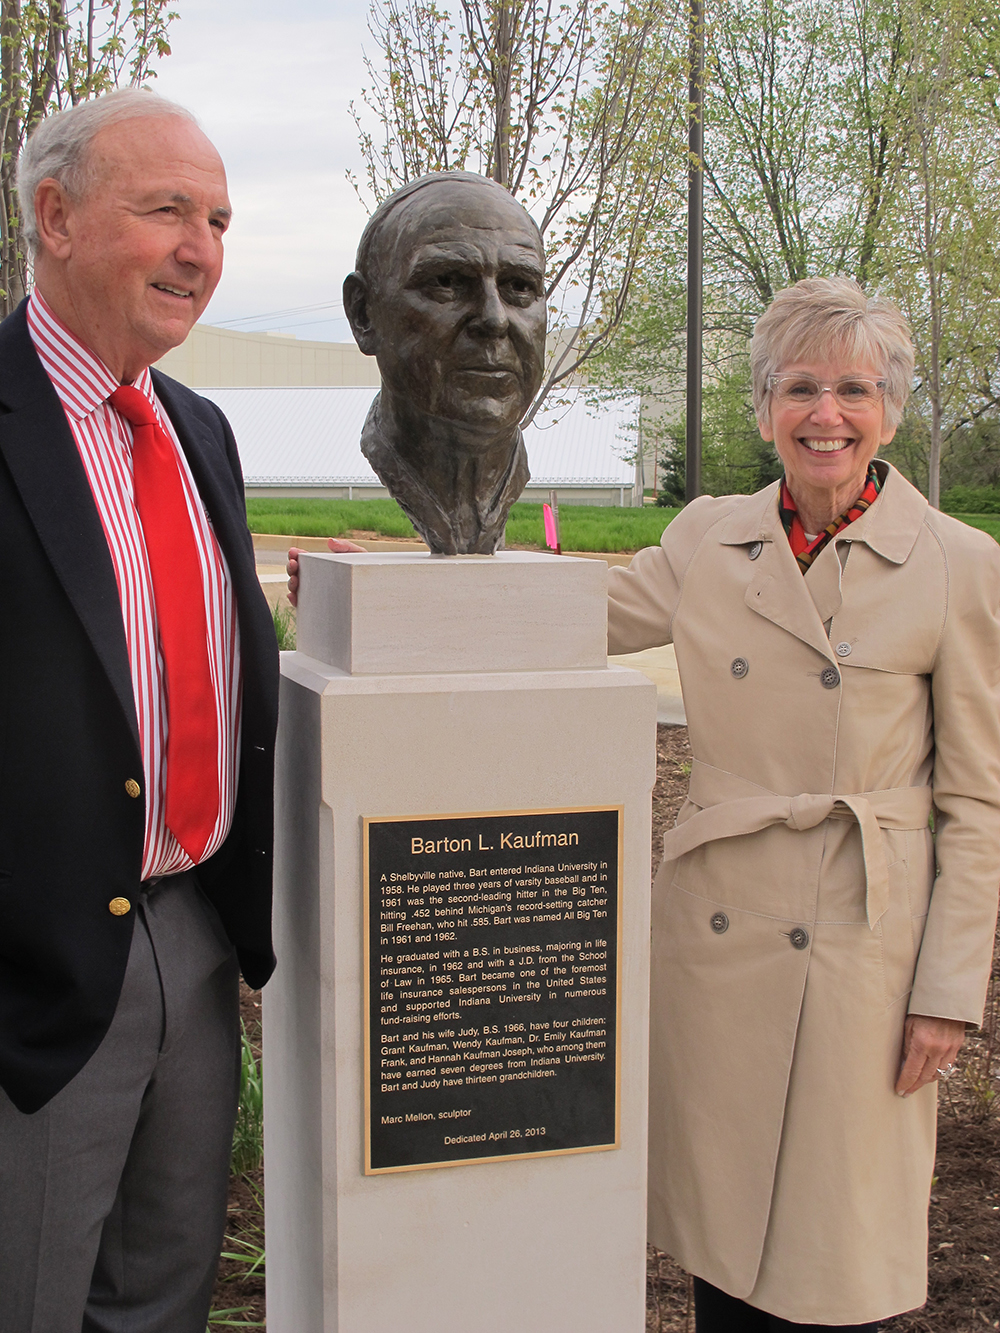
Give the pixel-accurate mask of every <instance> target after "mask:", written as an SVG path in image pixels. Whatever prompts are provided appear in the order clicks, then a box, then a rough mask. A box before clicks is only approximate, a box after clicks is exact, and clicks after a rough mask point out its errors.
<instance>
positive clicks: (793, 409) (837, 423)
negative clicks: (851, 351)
mask: <svg viewBox="0 0 1000 1333" xmlns="http://www.w3.org/2000/svg"><path fill="white" fill-rule="evenodd" d="M780 373H781V374H782V375H783V376H784V375H802V376H804V377H809V378H811V379H814V380H816V381H817V382H818V383H819V384H822V385H830V384H839V383H840V382H841V381H842V380H845V379H849V378H851V377H857V378H860V379H866V380H881V379H882V378H883V374H882V371H881V370H879V369H877V368H876V367H874V366H871V365H869V364H867V363H861V364H858V363H857V362H853V363H852V362H849V361H847V360H838V359H836V358H831V359H829V360H817V361H793V362H792V363H791V364H790V365H787V366H782V368H781V372H780ZM760 433H761V435H762V437H763V438H764V439H765V440H773V441H774V447H775V449H776V450H777V453H778V457H779V458H780V459H781V461H782V463H783V464H784V467H785V478H786V480H787V482H788V489H789V490H790V491H791V493H792V495H793V496H797V495H803V494H806V493H808V492H811V491H816V490H821V491H838V492H839V491H840V490H841V489H845V490H846V489H849V488H853V487H854V486H856V487H857V495H860V494H861V492H862V490H864V486H865V477H866V475H867V473H868V464H869V463H870V462H871V461H872V459H873V458H874V457H875V455H876V454H877V453H878V449H879V445H882V444H888V443H889V441H890V440H891V439H892V437H893V435H894V434H895V433H896V428H895V427H894V426H888V425H887V424H886V420H885V404H884V402H883V401H882V400H881V399H879V401H878V402H877V403H876V404H875V405H874V406H873V407H861V408H855V407H845V406H844V405H843V404H842V403H840V402H839V401H838V399H837V398H836V397H835V396H834V394H833V393H832V392H830V391H829V390H827V391H826V392H824V393H822V394H821V395H820V397H819V399H818V400H817V401H815V402H812V403H809V404H807V405H803V404H801V403H796V402H794V401H792V402H789V401H787V400H786V399H782V398H780V397H779V396H778V394H776V393H774V392H773V391H772V393H771V395H770V419H769V421H766V422H761V423H760ZM852 498H856V497H852Z"/></svg>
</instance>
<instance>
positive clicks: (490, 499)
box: [344, 171, 546, 555]
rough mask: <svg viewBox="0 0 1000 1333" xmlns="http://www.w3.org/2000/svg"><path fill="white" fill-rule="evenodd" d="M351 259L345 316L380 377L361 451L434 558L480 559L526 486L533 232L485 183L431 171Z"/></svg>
mask: <svg viewBox="0 0 1000 1333" xmlns="http://www.w3.org/2000/svg"><path fill="white" fill-rule="evenodd" d="M356 263H357V269H356V272H354V273H351V274H349V275H348V277H347V278H346V279H345V281H344V308H345V310H346V312H347V316H348V319H349V320H350V322H351V328H352V330H353V332H354V337H355V339H356V341H357V344H358V346H359V347H360V348H361V350H362V352H364V353H365V354H366V355H367V356H374V357H375V358H376V359H377V361H378V366H379V370H380V372H381V375H382V390H381V392H380V393H379V395H378V396H377V397H376V399H375V401H374V403H373V404H372V407H371V411H370V412H369V414H368V419H367V421H366V422H365V426H364V430H363V432H362V436H361V448H362V452H363V453H364V455H365V457H366V458H367V459H368V461H369V463H371V465H372V467H373V468H374V470H375V471H376V472H377V473H378V476H379V478H380V479H381V481H382V482H383V484H384V485H385V486H386V487H387V488H388V490H389V493H390V494H391V495H392V496H393V497H394V499H395V500H397V501H398V503H399V504H400V506H401V507H402V508H403V510H405V512H406V514H407V515H408V517H409V518H410V519H411V521H412V522H413V525H414V527H415V528H416V529H417V531H418V532H419V533H420V534H421V536H422V537H423V538H424V540H425V541H426V542H427V544H428V546H429V547H430V549H431V551H432V552H433V553H435V554H441V555H462V554H467V553H469V554H486V555H490V554H492V553H493V552H494V551H496V550H497V549H498V547H500V546H502V539H503V531H504V524H505V522H506V518H507V513H508V511H509V509H510V507H511V505H512V504H513V503H514V501H515V500H516V499H517V497H518V496H519V495H520V493H521V491H522V490H523V489H524V485H525V483H526V482H527V480H528V476H529V473H528V460H527V456H526V454H525V449H524V441H523V439H522V436H521V431H520V428H519V426H520V422H521V419H522V418H523V416H524V414H525V412H526V411H527V409H528V406H529V405H530V403H531V401H532V399H533V398H534V396H535V394H536V393H537V392H538V387H539V385H540V384H541V381H542V371H543V367H544V360H545V313H546V303H545V282H544V265H545V259H544V251H543V248H542V241H541V236H540V234H539V231H538V228H537V226H536V225H535V223H534V222H533V221H532V219H531V218H530V217H529V216H528V214H527V213H526V212H525V210H524V209H523V208H522V207H521V205H520V204H518V203H517V202H516V201H515V200H514V199H513V198H512V196H511V195H510V194H508V192H507V191H506V190H505V189H503V188H502V187H501V186H500V185H497V184H496V183H495V182H494V181H491V180H488V179H487V178H486V177H484V176H477V175H475V174H473V173H472V172H465V171H450V172H435V173H434V174H432V175H429V176H422V177H421V178H420V179H419V180H415V181H411V182H410V183H409V184H407V185H405V186H403V188H402V189H400V190H397V191H396V193H395V194H393V195H390V196H389V198H388V199H386V200H385V201H384V202H383V203H382V204H381V205H380V206H379V208H378V209H377V210H376V211H375V213H374V214H373V215H372V217H371V219H370V221H369V223H368V225H367V227H366V228H365V230H364V233H363V234H362V237H361V242H360V245H359V247H358V255H357V261H356Z"/></svg>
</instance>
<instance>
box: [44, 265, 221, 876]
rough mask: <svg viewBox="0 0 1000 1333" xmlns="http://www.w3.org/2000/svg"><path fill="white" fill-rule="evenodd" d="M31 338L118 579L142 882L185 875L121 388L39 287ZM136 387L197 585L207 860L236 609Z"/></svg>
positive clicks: (217, 834)
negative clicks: (184, 521) (192, 556)
mask: <svg viewBox="0 0 1000 1333" xmlns="http://www.w3.org/2000/svg"><path fill="white" fill-rule="evenodd" d="M28 330H29V332H30V334H31V340H32V342H33V343H34V345H35V351H36V352H37V353H38V356H39V359H40V360H41V363H42V365H43V367H44V368H45V371H46V373H47V374H48V376H49V379H50V380H51V381H52V385H53V388H54V389H55V391H56V393H57V394H58V396H59V401H60V402H61V403H62V406H63V410H64V411H65V413H66V417H67V420H68V421H69V427H70V430H71V431H72V433H73V439H74V440H75V441H76V446H77V449H78V450H79V451H80V458H81V459H82V461H83V466H84V469H85V471H86V473H87V480H88V481H89V482H90V489H91V491H92V492H93V496H94V503H95V504H96V505H97V512H98V514H99V515H100V518H101V523H102V525H103V527H104V535H105V536H106V537H107V540H108V549H109V550H110V552H111V560H112V563H113V565H114V570H115V577H116V579H117V580H118V595H119V597H120V599H121V605H122V620H123V622H124V625H125V641H126V644H127V645H128V655H129V664H130V666H131V669H132V691H133V694H134V696H135V711H136V715H137V717H138V722H139V743H140V746H141V748H142V765H143V770H144V777H145V782H144V783H143V788H144V791H145V793H146V839H145V845H144V848H143V854H142V878H143V879H148V878H149V877H150V876H151V875H173V874H179V873H180V872H181V871H183V870H189V869H190V868H191V866H192V864H193V862H192V861H191V858H190V857H189V856H188V854H187V852H185V851H184V849H183V848H182V847H181V846H180V844H179V843H178V842H177V840H176V839H175V838H174V836H173V834H172V833H171V832H170V830H169V829H168V828H167V826H166V822H165V817H164V812H165V797H166V780H167V766H166V755H167V729H168V725H169V720H168V713H167V693H166V680H165V677H164V670H163V655H162V653H161V651H160V642H159V632H158V629H157V622H156V601H155V598H154V596H153V582H152V578H151V575H150V569H149V560H148V557H147V554H146V542H145V537H144V535H143V530H142V524H141V522H140V520H139V513H138V510H137V509H136V507H135V499H134V494H133V485H132V427H131V425H129V423H128V422H127V421H126V420H125V418H124V417H122V416H120V415H119V414H118V413H117V412H116V411H115V410H114V408H113V407H111V405H110V404H109V403H108V401H107V399H108V396H109V395H110V394H112V393H114V391H115V389H117V388H118V380H117V379H116V378H115V377H114V375H112V374H111V372H110V371H109V370H108V368H107V366H105V365H104V363H103V362H102V361H101V360H100V359H99V358H98V357H97V356H95V355H94V353H93V352H91V351H90V350H89V348H87V347H86V346H85V345H84V344H83V343H81V342H80V340H79V339H78V338H76V337H75V336H74V335H73V334H72V333H70V331H69V330H68V329H67V328H66V327H65V325H64V324H63V323H62V322H61V321H60V320H59V319H57V318H56V316H55V315H54V314H53V313H52V311H51V310H50V309H49V307H48V306H47V305H46V303H45V301H44V299H43V298H42V296H41V294H40V293H39V292H38V291H37V289H36V290H35V291H34V292H33V293H32V295H31V299H30V300H29V302H28ZM135 388H136V389H138V390H139V392H140V393H141V394H143V395H144V397H146V398H147V399H148V400H149V402H150V403H151V404H152V405H153V407H154V409H155V411H156V415H157V417H158V418H159V421H160V424H161V425H162V427H163V429H164V430H165V431H166V433H167V435H168V437H169V438H170V439H171V440H172V441H173V445H174V449H175V450H176V452H177V462H178V465H179V467H180V474H181V479H182V481H183V485H184V489H185V492H186V495H187V505H188V514H189V516H190V518H191V526H192V528H193V530H194V536H195V544H196V546H197V548H198V557H199V561H200V564H201V572H202V579H203V584H204V591H205V618H206V621H207V624H208V660H209V668H210V670H211V674H212V684H213V687H214V691H215V703H216V713H217V721H218V732H217V734H218V766H219V768H218V772H219V793H220V802H219V818H218V821H217V823H216V825H215V829H214V830H213V832H212V836H211V837H210V838H209V840H208V844H207V846H206V847H205V851H204V853H203V857H202V859H203V860H204V859H206V858H207V857H209V856H211V855H212V853H213V852H215V851H218V849H219V847H220V846H221V845H222V843H223V841H224V840H225V837H226V834H227V833H228V832H229V826H230V824H231V823H232V818H233V807H234V805H235V802H236V778H237V764H238V762H239V746H240V694H241V688H240V687H241V681H240V638H239V625H238V622H237V615H236V601H235V598H234V597H233V590H232V583H231V580H230V576H229V568H228V566H227V565H226V561H225V557H224V556H223V554H222V551H221V550H220V549H219V544H218V542H217V541H216V539H215V534H214V533H213V531H212V526H211V523H210V521H209V519H208V515H207V514H206V512H205V507H204V505H203V504H202V502H201V498H200V497H199V495H198V490H197V487H196V486H195V482H194V478H193V477H192V475H191V470H190V468H189V467H188V463H187V459H186V458H185V457H184V450H183V449H182V448H181V447H180V442H179V440H178V439H177V435H176V432H175V431H174V428H173V425H172V424H171V421H170V418H169V417H168V416H167V414H166V412H165V411H164V410H163V408H162V406H161V405H160V403H159V402H158V401H157V398H156V394H155V393H154V391H153V381H152V377H151V375H150V373H149V370H148V369H146V370H143V372H142V374H141V375H140V376H139V377H138V379H137V380H136V381H135Z"/></svg>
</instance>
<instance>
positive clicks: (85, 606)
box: [0, 305, 139, 749]
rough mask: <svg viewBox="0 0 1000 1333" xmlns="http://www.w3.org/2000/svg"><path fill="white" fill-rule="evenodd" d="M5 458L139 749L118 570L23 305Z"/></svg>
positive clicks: (4, 364) (4, 394) (5, 334)
mask: <svg viewBox="0 0 1000 1333" xmlns="http://www.w3.org/2000/svg"><path fill="white" fill-rule="evenodd" d="M0 402H2V403H3V404H4V406H6V407H7V408H8V411H7V412H6V413H3V412H0V454H2V455H3V458H4V460H5V462H6V464H7V467H8V468H9V469H10V473H11V476H12V477H13V479H14V484H15V486H16V487H17V489H18V492H19V494H20V496H21V500H22V502H23V504H24V507H25V509H26V510H27V511H28V515H29V517H30V519H31V521H32V523H33V525H34V527H35V531H36V532H37V533H38V538H39V541H40V542H41V544H42V547H43V549H44V551H45V554H46V556H47V557H48V559H49V561H50V563H51V565H52V568H53V569H54V571H55V573H56V577H57V578H58V579H59V582H60V583H61V584H62V587H63V590H64V591H65V593H66V596H67V598H68V599H69V602H70V604H71V605H72V607H73V610H74V611H75V612H76V615H77V616H78V617H79V619H80V621H81V623H82V625H83V627H84V630H85V632H86V634H87V637H88V639H89V640H90V642H91V644H92V646H93V648H94V651H95V653H96V654H97V656H98V658H99V659H100V662H101V664H102V666H103V667H104V670H105V672H106V673H107V676H108V679H109V680H110V682H111V685H112V688H113V689H114V692H115V694H116V696H117V698H118V702H119V703H120V704H121V707H122V711H123V713H124V714H125V717H126V719H127V721H128V724H129V727H130V729H131V731H132V736H133V739H134V740H135V744H136V748H137V749H138V747H139V728H138V723H137V721H136V715H135V699H134V696H133V693H132V674H131V670H130V668H129V661H128V648H127V645H126V642H125V628H124V625H123V624H122V609H121V601H120V599H119V596H118V584H117V581H116V579H115V571H114V566H113V565H112V563H111V555H110V552H109V551H108V544H107V540H106V538H105V536H104V529H103V527H102V526H101V520H100V517H99V515H98V512H97V506H96V505H95V504H94V498H93V495H92V494H91V490H90V484H89V482H88V481H87V474H86V472H85V471H84V468H83V463H82V462H81V461H80V455H79V452H78V451H77V447H76V444H75V442H74V440H73V436H72V433H71V431H70V428H69V423H68V422H67V420H66V416H65V413H64V412H63V410H62V406H61V405H60V403H59V399H58V397H57V396H56V392H55V390H54V389H53V387H52V384H51V382H50V381H49V378H48V376H47V375H46V374H45V371H44V370H43V369H42V365H41V362H40V361H39V360H38V357H37V355H36V353H35V349H34V347H33V345H32V342H31V338H30V335H29V333H28V327H27V319H26V316H25V307H24V305H22V306H21V307H20V308H19V309H18V310H16V311H15V312H14V314H12V315H11V316H9V317H8V318H7V319H6V320H5V321H4V323H3V326H2V327H0Z"/></svg>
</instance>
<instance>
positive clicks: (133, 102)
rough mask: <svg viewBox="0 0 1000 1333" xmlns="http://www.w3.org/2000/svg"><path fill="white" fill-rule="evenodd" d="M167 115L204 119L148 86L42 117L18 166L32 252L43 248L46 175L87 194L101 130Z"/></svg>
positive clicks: (73, 192) (73, 193) (75, 193)
mask: <svg viewBox="0 0 1000 1333" xmlns="http://www.w3.org/2000/svg"><path fill="white" fill-rule="evenodd" d="M162 116H180V117H181V118H182V119H183V120H189V121H191V122H192V123H193V124H197V123H198V122H197V121H196V120H195V118H194V116H192V114H191V112H190V111H188V110H186V109H185V108H184V107H182V106H178V105H177V103H176V102H170V101H168V100H167V98H165V97H160V96H159V94H158V93H152V92H149V91H148V90H147V89H145V88H119V89H118V90H116V91H115V92H112V93H105V94H104V95H103V97H94V98H92V99H91V100H90V101H87V102H78V103H77V104H76V106H73V107H69V108H67V110H65V111H57V112H55V113H54V114H53V115H51V116H46V117H45V119H44V120H42V121H41V122H40V123H39V125H38V126H37V128H36V129H35V130H34V132H33V133H32V135H31V137H30V138H29V139H28V142H27V143H26V144H25V146H24V151H23V152H22V153H21V160H20V162H19V163H18V168H17V192H18V196H19V197H20V200H21V214H22V217H23V219H24V237H25V240H26V241H27V242H28V248H29V249H30V251H31V253H32V254H34V253H35V251H36V250H37V249H38V223H37V220H36V218H35V191H36V190H37V189H38V187H39V185H41V183H42V181H44V180H49V179H52V180H56V181H58V182H59V184H60V185H61V186H62V187H63V189H64V190H65V191H66V193H67V194H68V195H69V197H70V198H71V199H81V198H83V196H84V195H85V194H86V193H87V190H88V188H89V187H90V185H91V184H92V182H93V176H94V170H93V168H94V163H93V156H92V154H91V151H90V149H91V145H92V144H93V142H94V139H95V138H96V137H97V135H98V134H100V132H101V130H103V129H106V128H107V127H108V126H109V125H116V124H118V123H119V122H120V121H123V120H150V119H153V118H154V117H162Z"/></svg>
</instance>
